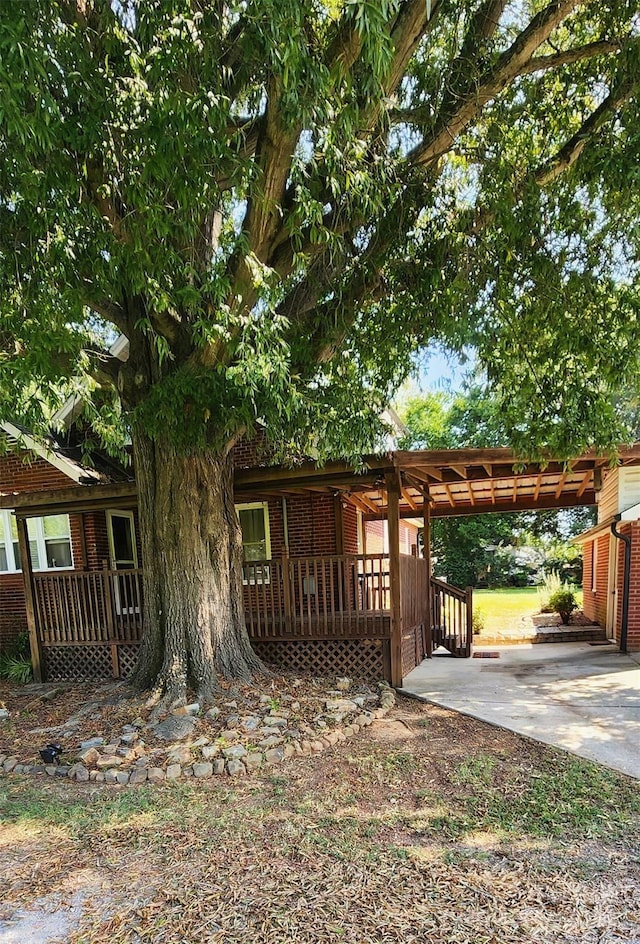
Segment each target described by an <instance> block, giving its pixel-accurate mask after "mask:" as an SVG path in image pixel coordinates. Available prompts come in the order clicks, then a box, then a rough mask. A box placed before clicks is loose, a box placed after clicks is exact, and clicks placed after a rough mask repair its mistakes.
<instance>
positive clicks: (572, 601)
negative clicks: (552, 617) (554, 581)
mask: <svg viewBox="0 0 640 944" xmlns="http://www.w3.org/2000/svg"><path fill="white" fill-rule="evenodd" d="M549 606H550V607H551V611H552V612H553V613H559V614H560V619H561V620H562V622H563V624H564V625H565V626H566V625H567V624H568V622H569V619H570V617H571V614H572V613H573V611H574V610H575V609H577V607H578V604H577V603H576V598H575V595H574V593H573V591H572V590H569V588H568V587H560V589H558V590H556V592H555V593H553V594H552V595H551V597H550V598H549Z"/></svg>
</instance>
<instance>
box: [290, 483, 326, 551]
mask: <svg viewBox="0 0 640 944" xmlns="http://www.w3.org/2000/svg"><path fill="white" fill-rule="evenodd" d="M287 522H288V531H289V554H290V555H291V557H310V556H313V555H322V554H336V553H337V544H336V518H335V506H334V501H333V498H332V496H331V495H300V496H296V497H294V498H289V499H287Z"/></svg>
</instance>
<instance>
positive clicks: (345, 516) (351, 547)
mask: <svg viewBox="0 0 640 944" xmlns="http://www.w3.org/2000/svg"><path fill="white" fill-rule="evenodd" d="M342 543H343V548H344V553H345V554H360V553H361V551H362V548H359V547H358V512H357V510H356V509H355V508H354V507H353V505H349V504H345V505H343V506H342Z"/></svg>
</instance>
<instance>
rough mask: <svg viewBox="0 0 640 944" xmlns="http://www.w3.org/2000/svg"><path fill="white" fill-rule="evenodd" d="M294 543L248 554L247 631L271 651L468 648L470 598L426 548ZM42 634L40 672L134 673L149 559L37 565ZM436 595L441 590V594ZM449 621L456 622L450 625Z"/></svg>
mask: <svg viewBox="0 0 640 944" xmlns="http://www.w3.org/2000/svg"><path fill="white" fill-rule="evenodd" d="M394 558H396V555H389V554H357V555H349V554H342V555H325V556H312V557H302V558H291V557H289V556H288V555H287V554H284V555H281V556H280V557H277V558H271V559H269V560H259V561H249V562H246V563H245V565H244V606H245V620H246V626H247V631H248V633H249V637H250V639H251V642H252V645H253V646H254V648H255V649H256V651H257V652H258V653H259V654H260V655H261V656H262V657H263V658H265V659H266V660H267V661H269V662H273V663H276V664H281V665H286V666H287V667H289V668H292V669H294V670H298V671H300V672H304V671H311V672H322V673H324V674H347V673H351V674H359V675H362V676H368V677H371V678H387V679H393V678H396V679H398V682H396V684H399V681H400V680H401V679H402V676H403V675H406V674H407V673H408V672H410V671H411V670H412V669H413V668H414V666H416V665H417V664H419V663H420V661H421V660H422V658H423V657H424V656H425V655H430V654H431V650H432V645H433V642H432V626H434V627H435V629H434V632H435V638H436V641H437V644H439V643H443V644H445V645H448V646H449V647H451V651H452V652H453V653H454V654H455V655H464V654H466V649H467V647H470V644H471V616H470V607H469V605H468V603H469V601H468V598H467V596H466V595H465V593H464V592H463V591H457V590H455V588H450V587H448V586H447V585H445V584H442V583H441V582H440V581H433V580H432V581H431V585H432V593H431V594H429V572H428V562H427V560H425V559H424V558H419V557H414V556H409V555H404V554H400V555H397V559H396V560H395V561H394ZM30 591H31V592H30V594H28V596H30V603H31V608H32V617H33V633H32V645H35V649H36V657H37V659H38V661H39V663H40V672H41V675H42V676H44V677H46V678H47V679H49V680H56V679H63V678H74V677H75V678H104V677H110V676H111V677H115V678H120V677H127V676H128V675H129V674H130V673H131V671H132V670H133V667H134V665H135V661H136V656H137V650H138V647H139V644H140V639H141V636H142V631H143V617H142V613H143V606H142V603H143V571H142V569H139V568H135V569H129V570H114V569H110V568H109V567H108V566H107V564H106V563H105V565H104V567H103V568H102V570H99V571H87V572H68V573H35V574H31V575H30ZM430 601H431V602H430ZM445 627H446V629H445Z"/></svg>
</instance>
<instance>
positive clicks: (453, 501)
mask: <svg viewBox="0 0 640 944" xmlns="http://www.w3.org/2000/svg"><path fill="white" fill-rule="evenodd" d="M444 490H445V492H446V493H447V498H448V499H449V504H450V505H451V507H452V508H455V505H456V503H455V499H454V497H453V495H452V494H451V489H450V488H449V486H448V485H447V483H446V482H445V483H444Z"/></svg>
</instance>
